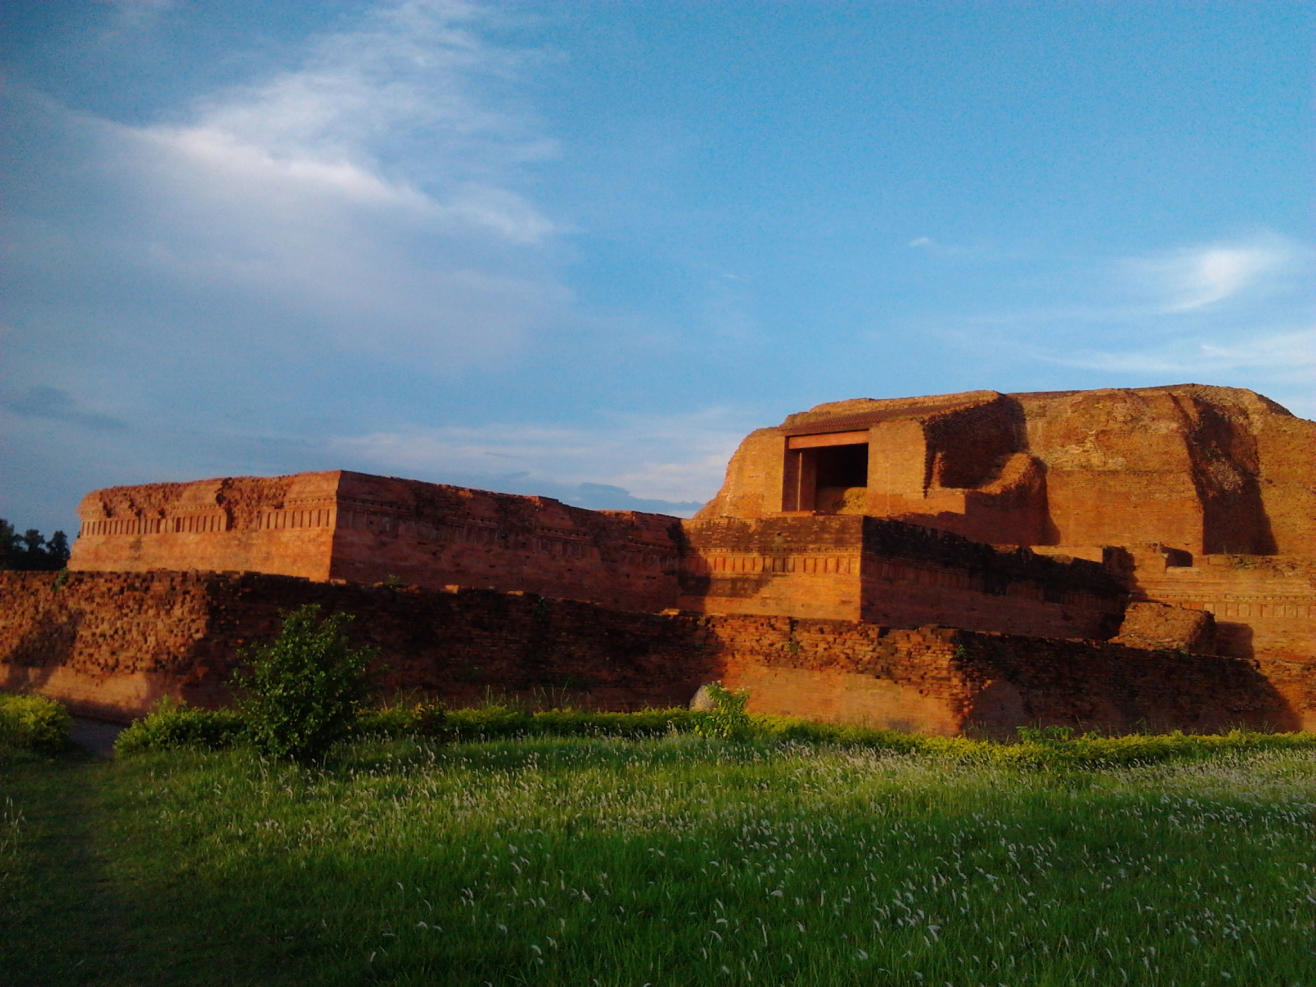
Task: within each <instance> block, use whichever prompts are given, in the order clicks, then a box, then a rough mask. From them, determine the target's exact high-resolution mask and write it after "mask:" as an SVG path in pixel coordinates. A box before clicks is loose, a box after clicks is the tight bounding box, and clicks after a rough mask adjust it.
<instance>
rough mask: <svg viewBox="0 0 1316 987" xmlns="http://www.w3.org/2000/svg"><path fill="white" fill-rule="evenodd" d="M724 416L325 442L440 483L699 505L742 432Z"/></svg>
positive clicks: (342, 452)
mask: <svg viewBox="0 0 1316 987" xmlns="http://www.w3.org/2000/svg"><path fill="white" fill-rule="evenodd" d="M743 417H744V416H743V415H740V414H737V413H733V412H730V411H728V410H726V409H717V408H714V409H708V410H705V411H701V412H692V413H685V414H674V415H664V416H615V415H613V416H607V417H606V418H604V419H602V420H600V421H599V423H598V424H597V425H596V426H594V427H581V426H549V425H543V424H534V423H505V424H491V425H485V426H479V427H466V426H449V427H443V428H422V427H414V428H407V429H402V430H396V431H388V432H372V433H369V434H365V435H356V436H343V437H340V438H338V439H335V440H332V441H331V442H330V444H329V451H330V452H331V453H332V454H334V455H336V456H338V457H340V458H348V459H350V460H351V461H353V462H358V463H362V464H365V465H368V466H369V467H370V468H373V469H377V470H384V471H396V472H400V473H402V474H404V475H408V476H417V477H422V478H426V479H431V480H437V481H442V482H455V483H462V482H468V478H471V477H487V478H489V479H490V480H501V481H502V482H503V484H504V487H503V488H504V489H506V488H507V486H508V481H509V480H512V479H516V480H518V481H520V482H519V483H518V484H517V485H518V486H521V487H524V488H526V489H531V490H533V489H561V488H563V487H565V486H598V485H606V486H610V487H612V488H620V489H623V490H626V491H628V492H629V493H630V494H632V495H634V496H636V497H642V498H647V499H652V500H664V501H669V502H697V503H703V502H704V501H706V500H708V499H709V498H711V497H712V496H713V495H714V494H715V493H716V492H717V489H718V487H719V486H720V485H721V482H722V476H723V471H724V470H725V468H726V463H727V460H728V459H729V458H730V456H731V453H732V452H733V451H734V449H735V447H736V444H737V443H738V442H739V441H740V439H741V438H742V437H743V435H744V434H745V432H746V431H747V430H748V425H747V424H746V423H745V421H744V420H743Z"/></svg>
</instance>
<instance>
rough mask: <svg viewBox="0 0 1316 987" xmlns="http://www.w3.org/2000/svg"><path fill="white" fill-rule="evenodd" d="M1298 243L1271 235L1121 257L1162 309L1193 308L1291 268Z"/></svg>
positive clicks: (1226, 297) (1243, 291)
mask: <svg viewBox="0 0 1316 987" xmlns="http://www.w3.org/2000/svg"><path fill="white" fill-rule="evenodd" d="M1303 252H1304V251H1303V249H1302V247H1301V246H1300V245H1299V244H1297V243H1295V242H1294V241H1292V240H1289V239H1287V238H1285V237H1281V236H1278V235H1275V234H1263V235H1259V236H1256V237H1253V238H1250V239H1247V240H1242V241H1237V242H1232V243H1231V242H1220V243H1209V244H1198V245H1194V246H1190V247H1184V248H1181V249H1177V250H1171V251H1167V252H1164V253H1160V254H1155V255H1151V256H1147V257H1140V258H1134V259H1130V260H1127V261H1124V262H1122V263H1123V267H1124V270H1125V273H1126V275H1127V276H1128V277H1129V278H1130V279H1131V280H1132V281H1133V282H1134V283H1135V284H1138V285H1140V286H1142V287H1143V288H1144V289H1145V290H1147V291H1150V292H1151V293H1152V294H1153V296H1154V298H1155V299H1156V303H1157V304H1158V305H1159V307H1160V310H1161V311H1163V312H1165V313H1177V312H1193V311H1196V310H1199V309H1205V308H1208V307H1211V306H1214V305H1218V304H1219V303H1221V302H1224V301H1227V300H1229V299H1233V298H1236V297H1239V296H1241V295H1244V294H1246V293H1249V292H1251V291H1252V290H1254V289H1256V288H1258V287H1260V286H1263V285H1264V284H1266V283H1267V281H1269V280H1270V279H1271V278H1273V277H1275V276H1277V275H1280V274H1282V273H1283V272H1285V271H1288V270H1291V269H1292V267H1293V266H1294V264H1295V263H1296V262H1297V261H1298V260H1299V259H1300V257H1301V255H1302V254H1303Z"/></svg>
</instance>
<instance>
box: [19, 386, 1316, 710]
mask: <svg viewBox="0 0 1316 987" xmlns="http://www.w3.org/2000/svg"><path fill="white" fill-rule="evenodd" d="M1314 450H1316V424H1314V423H1312V422H1308V421H1304V420H1302V419H1298V418H1295V417H1293V416H1292V415H1290V414H1288V413H1287V412H1286V411H1284V410H1283V409H1282V408H1280V407H1279V406H1278V405H1275V404H1274V403H1273V402H1270V401H1268V400H1267V399H1266V398H1263V397H1261V396H1259V395H1256V394H1254V393H1252V392H1250V391H1242V390H1236V389H1229V388H1217V387H1202V386H1198V385H1181V386H1175V387H1163V388H1145V389H1137V390H1106V391H1085V392H1051V393H1039V394H1013V395H1008V394H999V393H996V392H993V391H976V392H970V393H966V394H952V395H934V396H929V397H923V398H910V399H900V400H882V401H875V400H868V399H861V400H853V401H844V402H836V403H832V404H827V405H820V406H818V407H817V408H814V409H812V410H810V411H808V412H802V413H800V414H796V415H791V416H789V417H788V418H787V419H786V420H785V422H783V423H782V425H780V426H777V427H775V428H767V429H759V430H758V431H756V432H754V433H752V434H751V435H750V436H748V437H747V438H746V439H745V441H744V442H743V443H742V444H741V446H740V448H739V449H738V450H737V451H736V453H735V455H734V457H733V458H732V460H731V463H730V464H729V466H728V469H727V476H726V482H725V483H724V485H723V487H722V489H721V490H720V491H719V493H718V494H717V496H716V497H715V498H714V499H713V500H712V501H710V503H709V504H708V505H707V506H706V507H705V508H704V509H703V510H702V511H701V512H700V513H699V515H698V516H697V517H696V518H695V519H694V520H693V521H688V522H682V521H680V520H678V519H676V518H671V517H666V516H663V515H655V514H644V513H636V512H609V511H604V512H599V511H586V510H582V509H579V508H573V507H569V506H567V505H564V504H561V503H560V502H558V501H556V500H552V499H550V498H542V497H518V496H513V495H508V494H498V493H490V492H487V491H477V490H467V489H464V488H459V487H450V486H443V485H438V484H427V483H420V482H416V481H409V480H400V479H394V478H385V477H374V476H367V475H365V474H360V473H351V472H346V471H331V472H323V473H307V474H298V475H295V476H285V477H272V478H258V477H231V478H225V479H216V480H205V481H197V482H194V483H174V484H149V485H144V486H137V487H117V488H109V489H106V490H98V491H95V492H93V493H91V494H89V495H88V496H87V497H86V498H85V499H84V501H83V503H82V505H81V507H80V510H79V514H80V517H81V519H82V531H81V534H80V536H79V538H78V539H77V541H76V543H75V545H74V550H73V558H72V560H71V564H70V568H71V570H73V571H72V572H70V573H69V574H66V575H64V576H61V577H55V576H51V575H48V574H47V575H34V576H17V575H15V576H8V575H0V683H2V684H3V685H6V686H8V687H11V688H13V687H24V688H36V689H40V690H42V691H45V692H48V693H49V694H51V695H57V696H59V697H61V698H65V699H69V700H71V701H72V702H74V703H75V704H77V705H78V706H79V707H80V708H84V709H95V710H97V711H100V712H102V713H105V712H109V713H114V712H115V711H117V712H118V713H119V714H120V715H126V714H128V713H131V712H139V711H141V710H143V709H145V708H147V706H149V704H150V702H151V701H153V699H154V698H155V697H157V696H159V695H162V694H179V695H183V696H185V697H187V698H190V699H193V700H194V701H198V702H203V703H215V702H220V701H223V700H224V699H225V698H226V696H227V693H226V692H225V684H224V683H225V682H226V681H227V678H228V675H229V674H230V672H231V669H232V663H233V661H234V660H235V658H234V655H235V654H236V652H237V650H238V649H240V648H241V647H242V645H243V644H244V643H245V642H248V641H251V640H254V639H256V638H259V637H261V636H264V635H267V634H269V633H270V632H271V631H272V630H273V629H274V627H275V626H276V625H277V621H278V615H279V612H280V610H281V609H283V608H286V607H289V606H294V605H297V604H299V603H301V602H323V603H324V604H325V605H327V606H331V607H333V608H337V609H347V610H351V611H352V612H357V613H360V614H361V615H362V621H361V622H360V626H361V627H363V628H369V630H368V631H364V630H363V631H362V633H363V634H365V635H366V636H367V637H368V638H370V639H371V640H372V641H373V642H374V643H376V644H378V645H379V646H380V648H381V649H382V651H383V652H384V653H385V654H387V655H389V656H390V664H389V669H390V671H389V672H388V673H387V676H386V681H387V683H388V684H389V685H390V686H392V687H400V688H416V689H421V690H424V691H428V692H431V693H432V694H434V695H436V696H440V697H443V698H445V699H449V700H452V701H471V700H474V699H478V698H480V697H482V696H483V695H484V694H485V693H486V692H487V691H488V690H490V689H494V690H499V691H506V692H525V691H527V690H535V689H550V688H555V689H564V688H570V689H573V690H574V691H575V694H576V697H577V701H581V702H585V703H589V704H595V705H608V706H614V707H616V706H622V707H624V706H628V705H635V704H645V703H667V702H684V701H686V699H688V698H689V695H690V694H691V693H692V692H693V690H694V688H695V687H696V686H697V685H698V684H699V683H700V682H702V681H706V680H707V679H709V678H713V677H718V676H722V677H725V678H726V679H727V681H728V683H729V684H732V685H735V684H737V683H740V684H743V685H745V686H747V687H749V688H750V689H751V691H752V692H753V695H754V699H753V700H752V702H753V703H754V704H755V705H756V706H757V708H759V709H761V710H763V711H775V712H798V713H800V714H801V715H809V716H816V717H821V718H827V719H841V720H847V721H853V722H871V723H873V724H874V725H888V726H898V727H906V728H910V729H920V730H928V731H934V732H956V731H960V730H966V729H968V730H987V731H1003V730H1006V728H1007V726H1008V725H1011V724H1014V723H1025V722H1039V721H1046V722H1058V723H1069V724H1071V725H1092V726H1104V727H1107V728H1125V729H1127V728H1133V727H1138V726H1147V725H1157V726H1161V725H1168V726H1180V727H1183V728H1185V729H1205V728H1212V727H1218V726H1229V725H1235V724H1253V725H1263V724H1266V723H1270V724H1276V725H1290V726H1291V725H1293V724H1298V723H1302V724H1306V725H1307V726H1308V727H1309V728H1310V727H1312V726H1313V725H1316V684H1314V683H1313V674H1312V673H1313V671H1314V670H1316V662H1314V661H1313V656H1314V655H1316V532H1314V530H1313V524H1314V523H1316V522H1314V521H1313V518H1316V463H1314V461H1313V457H1314V456H1316V451H1314ZM221 574H222V575H221ZM457 586H460V587H464V588H463V589H461V590H460V591H458V590H456V589H453V588H452V587H457ZM572 601H574V602H572ZM660 611H669V612H668V613H667V614H666V615H663V614H662V613H660ZM678 611H683V613H682V612H678ZM940 628H948V630H943V629H940ZM1006 635H1008V636H1006ZM1208 654H1213V655H1215V657H1209V656H1206V655H1208Z"/></svg>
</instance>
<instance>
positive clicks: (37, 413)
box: [0, 384, 127, 431]
mask: <svg viewBox="0 0 1316 987" xmlns="http://www.w3.org/2000/svg"><path fill="white" fill-rule="evenodd" d="M0 408H3V409H5V410H6V411H9V412H11V413H13V414H15V415H18V416H20V417H24V418H44V419H47V420H49V421H56V422H67V423H69V424H72V425H80V426H82V427H83V428H89V429H93V430H96V431H107V430H109V431H116V430H121V429H125V428H127V425H126V423H124V422H123V421H121V420H120V419H118V418H116V417H114V416H113V415H109V414H105V413H104V412H102V411H98V410H95V409H93V408H89V407H87V406H86V405H85V404H84V403H83V402H82V401H80V400H79V399H78V398H76V397H75V396H74V395H72V394H70V393H69V392H68V391H66V390H63V389H62V388H58V387H48V386H46V385H41V384H38V385H33V386H31V387H26V388H23V389H22V390H19V391H17V392H16V393H13V394H0Z"/></svg>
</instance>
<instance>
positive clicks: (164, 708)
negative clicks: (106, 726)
mask: <svg viewBox="0 0 1316 987" xmlns="http://www.w3.org/2000/svg"><path fill="white" fill-rule="evenodd" d="M244 732H245V727H244V724H243V722H242V717H241V715H239V714H238V713H237V712H235V711H234V710H231V709H198V708H197V707H195V706H189V705H188V704H187V703H185V702H179V701H178V700H175V699H171V698H169V697H168V696H166V697H165V698H163V699H161V700H160V701H159V702H158V703H156V704H155V708H154V709H152V710H151V712H150V713H148V714H147V715H146V716H144V717H142V718H141V719H140V720H134V721H133V722H132V723H131V724H130V725H129V726H128V728H127V729H125V730H124V731H123V732H122V733H120V734H119V736H118V739H117V740H115V742H114V750H115V753H117V754H136V753H139V752H141V751H165V750H178V749H180V748H188V749H192V750H207V751H213V750H221V749H223V748H226V747H232V746H234V745H235V744H237V743H238V742H239V741H240V740H241V739H242V736H243V733H244Z"/></svg>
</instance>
